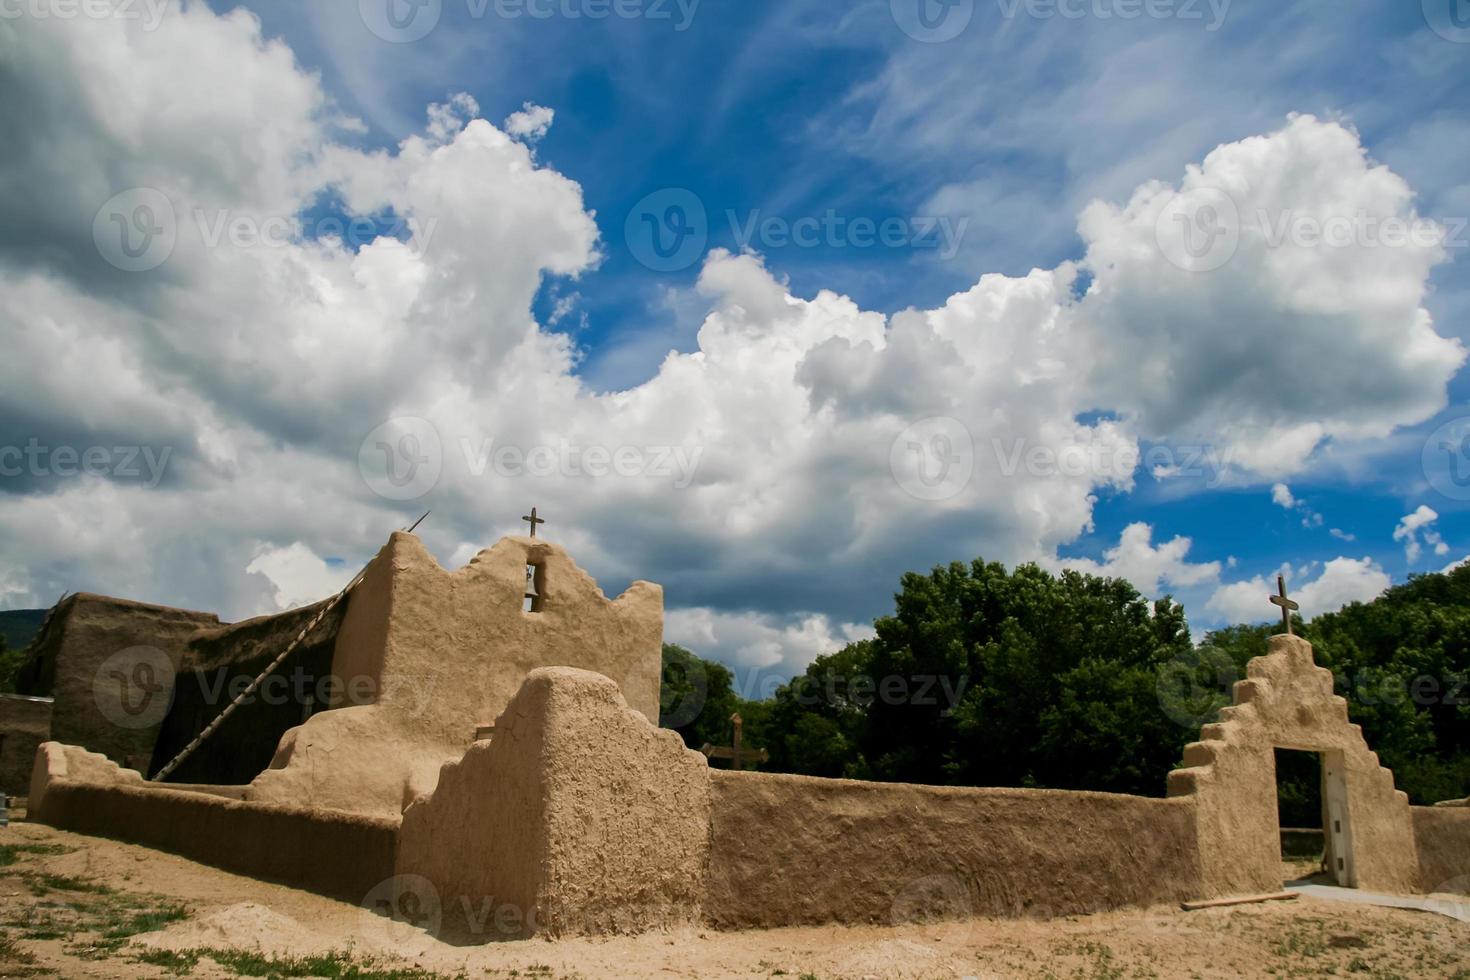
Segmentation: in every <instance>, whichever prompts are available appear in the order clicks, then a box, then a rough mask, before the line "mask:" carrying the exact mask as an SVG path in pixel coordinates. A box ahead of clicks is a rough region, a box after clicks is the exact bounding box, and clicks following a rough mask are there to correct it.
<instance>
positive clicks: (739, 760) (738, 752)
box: [699, 712, 771, 769]
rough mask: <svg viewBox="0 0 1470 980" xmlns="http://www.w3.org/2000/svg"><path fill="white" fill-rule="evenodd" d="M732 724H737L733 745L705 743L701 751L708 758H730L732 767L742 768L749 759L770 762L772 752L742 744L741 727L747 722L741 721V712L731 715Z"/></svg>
mask: <svg viewBox="0 0 1470 980" xmlns="http://www.w3.org/2000/svg"><path fill="white" fill-rule="evenodd" d="M730 724H732V725H734V726H735V737H734V739H733V743H734V744H733V745H728V746H727V745H710V744H709V743H708V742H706V743H705V745H704V748H702V749H700V750H699V751H701V752H703V753H704V756H705V758H706V759H729V760H730V768H731V769H742V768H744V763H745V761H746V760H747V759H750V760H753V761H755V762H769V761H770V759H771V754H770V753H769V752H767V751H766V750H765V749H746V748H742V747H741V745H740V728H741V726H742V725H744V724H745V722H743V721H741V719H740V713H739V712H736V713H735V714H733V715H731V716H730Z"/></svg>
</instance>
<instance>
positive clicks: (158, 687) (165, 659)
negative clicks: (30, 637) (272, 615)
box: [24, 592, 220, 768]
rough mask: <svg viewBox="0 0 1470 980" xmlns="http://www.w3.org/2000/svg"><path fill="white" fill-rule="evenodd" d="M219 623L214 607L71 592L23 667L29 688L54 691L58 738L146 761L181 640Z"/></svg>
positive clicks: (126, 760)
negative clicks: (183, 606) (202, 608)
mask: <svg viewBox="0 0 1470 980" xmlns="http://www.w3.org/2000/svg"><path fill="white" fill-rule="evenodd" d="M219 625H220V622H219V617H217V616H215V615H213V614H212V613H202V612H193V611H191V610H187V609H171V608H169V607H167V606H154V605H150V604H148V603H144V602H132V601H130V600H127V599H113V598H110V597H108V596H101V595H93V594H91V593H87V592H83V593H78V594H76V595H72V596H68V597H67V598H66V599H64V600H63V601H62V602H61V603H59V604H58V606H57V608H56V609H55V610H53V612H52V613H51V614H50V617H49V621H48V622H47V624H46V626H45V629H44V632H43V634H42V635H41V636H39V637H38V638H37V640H36V643H35V647H34V649H33V652H32V658H31V660H30V661H28V663H27V664H26V667H25V671H24V673H25V675H26V682H27V684H28V689H29V690H30V691H31V693H36V694H49V695H50V696H51V697H53V698H54V701H55V704H54V705H53V708H52V716H51V717H52V722H51V725H52V728H51V735H52V737H53V738H55V739H56V740H57V741H60V742H65V743H67V744H69V745H80V746H84V747H85V748H88V749H91V750H92V751H94V752H101V753H103V754H104V755H106V756H107V757H108V758H110V759H112V760H113V761H115V762H118V763H120V764H123V765H131V766H136V767H139V768H146V767H147V766H148V763H149V760H150V759H152V757H153V746H154V742H155V741H156V740H157V737H158V730H159V724H160V723H161V722H162V720H163V718H164V715H165V713H166V712H167V710H168V700H169V696H170V693H171V691H172V687H173V675H174V671H175V670H176V669H177V667H178V664H179V660H180V659H181V658H182V656H183V653H184V646H185V643H186V642H187V641H188V639H189V637H190V636H191V635H192V634H193V633H194V632H195V631H197V630H199V629H202V628H207V627H217V626H219Z"/></svg>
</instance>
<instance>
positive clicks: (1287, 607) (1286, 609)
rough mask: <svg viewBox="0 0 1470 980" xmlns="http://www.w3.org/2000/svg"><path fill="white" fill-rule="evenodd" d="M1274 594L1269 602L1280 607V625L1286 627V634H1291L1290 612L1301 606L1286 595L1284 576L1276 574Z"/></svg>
mask: <svg viewBox="0 0 1470 980" xmlns="http://www.w3.org/2000/svg"><path fill="white" fill-rule="evenodd" d="M1276 592H1277V594H1276V595H1273V596H1272V597H1271V604H1272V605H1274V606H1280V607H1281V625H1282V626H1284V627H1286V635H1287V636H1291V635H1292V633H1291V614H1292V613H1293V612H1295V611H1296V610H1298V609H1300V608H1301V606H1300V605H1298V604H1297V603H1296V602H1295V601H1293V600H1291V599H1288V598H1287V597H1286V578H1285V577H1284V576H1281V575H1278V576H1276Z"/></svg>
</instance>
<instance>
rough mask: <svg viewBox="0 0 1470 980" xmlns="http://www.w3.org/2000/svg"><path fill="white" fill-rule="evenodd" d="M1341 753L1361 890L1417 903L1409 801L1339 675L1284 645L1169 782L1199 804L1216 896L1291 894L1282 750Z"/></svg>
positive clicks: (1281, 640) (1278, 641) (1250, 670)
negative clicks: (1282, 820) (1353, 717)
mask: <svg viewBox="0 0 1470 980" xmlns="http://www.w3.org/2000/svg"><path fill="white" fill-rule="evenodd" d="M1278 747H1279V748H1285V749H1298V750H1305V751H1311V752H1341V753H1342V754H1343V759H1344V761H1345V766H1344V771H1345V774H1346V781H1347V795H1348V822H1349V833H1350V835H1351V838H1352V842H1353V844H1352V846H1353V856H1354V861H1355V865H1356V880H1355V881H1354V882H1352V884H1354V885H1355V886H1356V887H1358V888H1364V889H1372V890H1375V891H1386V892H1399V893H1409V892H1413V891H1415V890H1417V886H1418V884H1419V859H1418V855H1417V852H1416V849H1415V845H1414V829H1413V824H1412V820H1411V817H1410V813H1409V799H1408V796H1407V795H1405V794H1404V793H1401V792H1399V791H1398V790H1396V789H1395V788H1394V784H1393V773H1391V772H1390V771H1389V770H1387V769H1385V768H1383V767H1382V766H1380V765H1379V763H1378V756H1377V755H1375V754H1374V753H1373V752H1372V750H1370V749H1369V747H1368V744H1367V742H1365V741H1364V739H1363V733H1362V729H1360V728H1359V727H1358V726H1357V725H1354V724H1351V723H1350V722H1349V721H1348V714H1347V702H1346V701H1345V700H1344V699H1342V698H1341V697H1338V696H1337V695H1336V694H1334V693H1333V679H1332V672H1331V671H1329V670H1327V669H1325V668H1322V667H1318V666H1316V664H1315V663H1314V661H1313V659H1312V646H1311V644H1309V643H1308V642H1307V641H1306V640H1303V639H1302V638H1301V637H1297V636H1274V637H1272V638H1271V641H1270V645H1269V647H1268V652H1267V654H1266V655H1265V656H1263V657H1257V658H1255V659H1254V660H1252V661H1251V662H1250V664H1249V665H1247V668H1246V679H1245V680H1243V681H1240V682H1238V683H1237V684H1236V685H1235V704H1234V705H1233V706H1231V707H1226V708H1222V709H1221V710H1220V715H1219V720H1218V721H1217V722H1216V723H1214V724H1210V725H1206V726H1205V727H1204V728H1203V729H1201V731H1200V741H1198V742H1194V743H1191V744H1190V745H1188V746H1186V747H1185V750H1184V765H1185V767H1186V768H1182V769H1176V770H1174V771H1173V772H1171V773H1170V774H1169V795H1170V797H1171V798H1179V797H1192V798H1193V799H1194V800H1195V801H1196V802H1197V803H1198V809H1197V813H1198V819H1199V846H1200V866H1201V872H1202V875H1203V879H1204V889H1205V894H1206V895H1209V896H1216V895H1231V894H1242V893H1248V892H1259V891H1269V890H1275V889H1278V888H1280V886H1281V853H1280V845H1279V839H1280V838H1279V834H1278V831H1279V825H1278V817H1277V799H1278V790H1277V785H1276V762H1275V753H1274V749H1276V748H1278Z"/></svg>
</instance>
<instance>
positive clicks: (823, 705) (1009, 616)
mask: <svg viewBox="0 0 1470 980" xmlns="http://www.w3.org/2000/svg"><path fill="white" fill-rule="evenodd" d="M1264 600H1265V597H1264V596H1262V601H1263V602H1264ZM874 626H875V629H876V634H877V635H876V636H875V637H874V638H873V639H870V640H863V641H860V642H857V643H853V644H850V645H848V646H846V647H844V648H842V649H841V650H838V651H835V652H833V653H830V654H827V655H825V656H821V657H818V658H817V659H816V660H815V661H814V662H813V663H812V664H811V665H810V666H809V667H808V668H807V669H806V671H805V672H803V673H802V674H801V675H799V676H797V677H795V678H793V679H792V680H791V681H790V682H789V683H787V684H785V685H783V686H781V687H780V688H779V689H778V690H777V691H776V693H775V695H774V696H773V697H772V698H770V699H768V700H764V701H747V700H744V699H741V698H740V697H739V696H738V695H737V694H736V693H735V692H734V690H733V684H732V682H733V676H732V674H731V672H730V670H729V669H728V668H726V667H724V666H723V665H720V664H717V663H713V662H710V661H706V660H703V659H701V658H700V657H698V656H697V655H696V654H694V653H692V652H690V651H688V650H684V649H682V648H680V647H675V646H666V647H665V648H664V684H665V690H664V718H663V719H662V721H663V723H664V724H665V725H666V726H668V727H672V728H675V729H676V730H678V731H679V732H680V734H681V735H683V736H684V738H685V741H686V742H687V743H688V744H689V745H690V746H691V747H695V748H697V747H699V746H700V745H702V744H704V743H705V742H712V743H715V744H727V743H728V738H729V722H728V719H729V716H730V715H731V714H732V713H733V712H735V711H737V710H738V711H739V712H740V713H741V715H742V717H743V719H744V721H745V733H746V739H747V741H748V742H749V743H750V744H753V745H760V746H763V747H765V748H766V749H767V750H768V751H769V752H770V754H771V759H770V762H769V763H768V764H766V765H765V766H764V767H763V768H766V769H768V770H772V771H781V772H794V773H804V774H808V775H814V776H832V777H850V778H858V779H874V780H884V781H904V782H918V783H934V784H950V785H972V786H1032V787H1047V788H1056V789H1086V790H1101V791H1108V792H1123V793H1135V794H1141V795H1151V796H1158V795H1162V794H1163V793H1164V791H1165V786H1166V779H1167V776H1168V773H1169V771H1170V769H1172V768H1173V767H1175V766H1177V765H1179V764H1180V759H1181V756H1182V753H1183V748H1184V745H1185V744H1187V743H1188V742H1191V741H1194V740H1196V739H1197V738H1198V737H1199V728H1200V726H1201V725H1202V724H1205V723H1207V722H1209V721H1212V720H1213V719H1214V717H1215V712H1216V710H1217V709H1218V708H1219V707H1221V706H1223V705H1225V704H1228V703H1230V689H1231V685H1232V684H1233V682H1234V681H1236V680H1238V679H1240V678H1243V677H1244V676H1245V665H1246V663H1247V662H1248V661H1249V660H1250V659H1251V658H1252V657H1254V656H1259V655H1261V654H1263V653H1265V650H1266V641H1267V639H1268V638H1269V637H1270V635H1271V634H1273V633H1275V632H1279V627H1275V626H1232V627H1229V628H1226V629H1222V630H1217V631H1215V632H1212V633H1210V634H1209V635H1208V636H1207V637H1206V638H1205V642H1204V643H1203V644H1201V645H1200V646H1198V647H1197V646H1195V645H1194V643H1193V642H1192V640H1191V637H1190V632H1189V628H1188V626H1187V623H1186V620H1185V615H1184V610H1183V608H1182V607H1180V606H1179V604H1178V603H1176V602H1174V601H1173V600H1172V599H1171V598H1168V597H1165V598H1162V599H1159V600H1156V601H1154V602H1149V601H1147V600H1146V599H1144V598H1143V597H1142V596H1141V595H1140V594H1139V593H1138V591H1137V590H1136V589H1134V588H1133V587H1132V586H1131V585H1130V584H1128V583H1127V582H1126V581H1123V580H1121V579H1106V578H1100V577H1098V576H1094V575H1087V574H1081V573H1078V572H1073V571H1064V572H1062V573H1061V574H1059V575H1054V574H1052V573H1050V572H1047V571H1046V570H1044V569H1041V568H1039V567H1037V566H1035V565H1022V566H1020V567H1018V568H1016V569H1015V570H1014V571H1008V570H1007V569H1006V568H1005V567H1004V566H1003V565H1000V564H998V563H995V562H985V561H981V560H977V561H974V562H972V563H970V564H969V565H964V564H960V563H954V564H951V565H948V566H944V567H939V568H935V569H934V570H933V571H932V572H930V573H929V574H927V575H921V574H915V573H910V574H907V575H905V576H903V579H902V581H901V583H900V590H899V592H898V593H897V595H896V596H895V606H894V611H893V612H892V614H890V615H887V616H883V617H881V618H880V619H878V620H877V621H876V622H875V623H874ZM1299 631H1301V632H1303V633H1304V635H1305V636H1306V637H1307V639H1309V640H1310V641H1311V642H1312V643H1313V644H1314V646H1315V647H1316V652H1317V660H1318V662H1319V663H1320V664H1322V665H1323V666H1326V667H1328V668H1330V669H1332V670H1333V671H1334V673H1336V674H1337V675H1338V685H1339V689H1338V690H1339V693H1340V694H1342V695H1343V696H1344V697H1346V698H1347V699H1348V702H1349V715H1350V717H1351V719H1352V720H1353V721H1354V722H1356V723H1357V724H1360V725H1362V726H1363V730H1364V734H1365V735H1366V736H1367V738H1368V740H1369V743H1370V744H1371V745H1372V746H1373V748H1374V749H1375V750H1377V751H1378V753H1379V755H1380V757H1381V758H1382V760H1383V763H1384V764H1385V765H1387V766H1389V767H1390V768H1392V769H1393V770H1394V771H1395V774H1396V775H1397V777H1398V782H1399V786H1400V788H1402V789H1404V790H1406V791H1407V792H1408V793H1409V795H1410V797H1411V799H1413V800H1414V802H1416V803H1428V802H1433V801H1435V800H1440V799H1449V798H1454V797H1460V796H1464V795H1465V794H1466V792H1467V785H1470V689H1467V685H1466V684H1465V678H1466V676H1467V674H1470V568H1465V569H1459V570H1456V571H1455V572H1453V573H1451V574H1449V575H1426V576H1422V577H1418V578H1414V579H1412V580H1411V581H1410V582H1409V583H1407V584H1405V585H1402V586H1398V587H1396V588H1394V589H1391V590H1390V591H1389V592H1388V593H1387V594H1385V595H1384V596H1383V597H1382V598H1380V599H1378V600H1377V601H1375V602H1372V603H1367V604H1361V603H1360V604H1354V605H1351V606H1348V607H1347V608H1345V609H1343V610H1342V611H1341V612H1337V613H1332V614H1329V615H1324V616H1319V617H1317V618H1316V619H1315V620H1313V621H1312V622H1311V623H1310V624H1308V625H1307V626H1306V627H1305V628H1304V629H1302V628H1300V627H1299ZM1309 773H1310V770H1309V769H1308V768H1307V767H1302V768H1301V769H1300V772H1297V771H1296V770H1292V772H1283V779H1284V781H1286V782H1288V783H1292V785H1289V786H1286V787H1285V788H1284V789H1283V799H1288V798H1289V799H1296V800H1298V801H1299V803H1301V806H1299V807H1298V809H1302V810H1308V809H1310V806H1311V801H1312V800H1314V799H1315V798H1316V797H1315V787H1314V786H1307V785H1305V784H1306V783H1307V782H1309V781H1310V780H1311V778H1312V777H1311V776H1310V774H1309ZM1295 782H1301V783H1303V785H1302V786H1296V785H1295Z"/></svg>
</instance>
